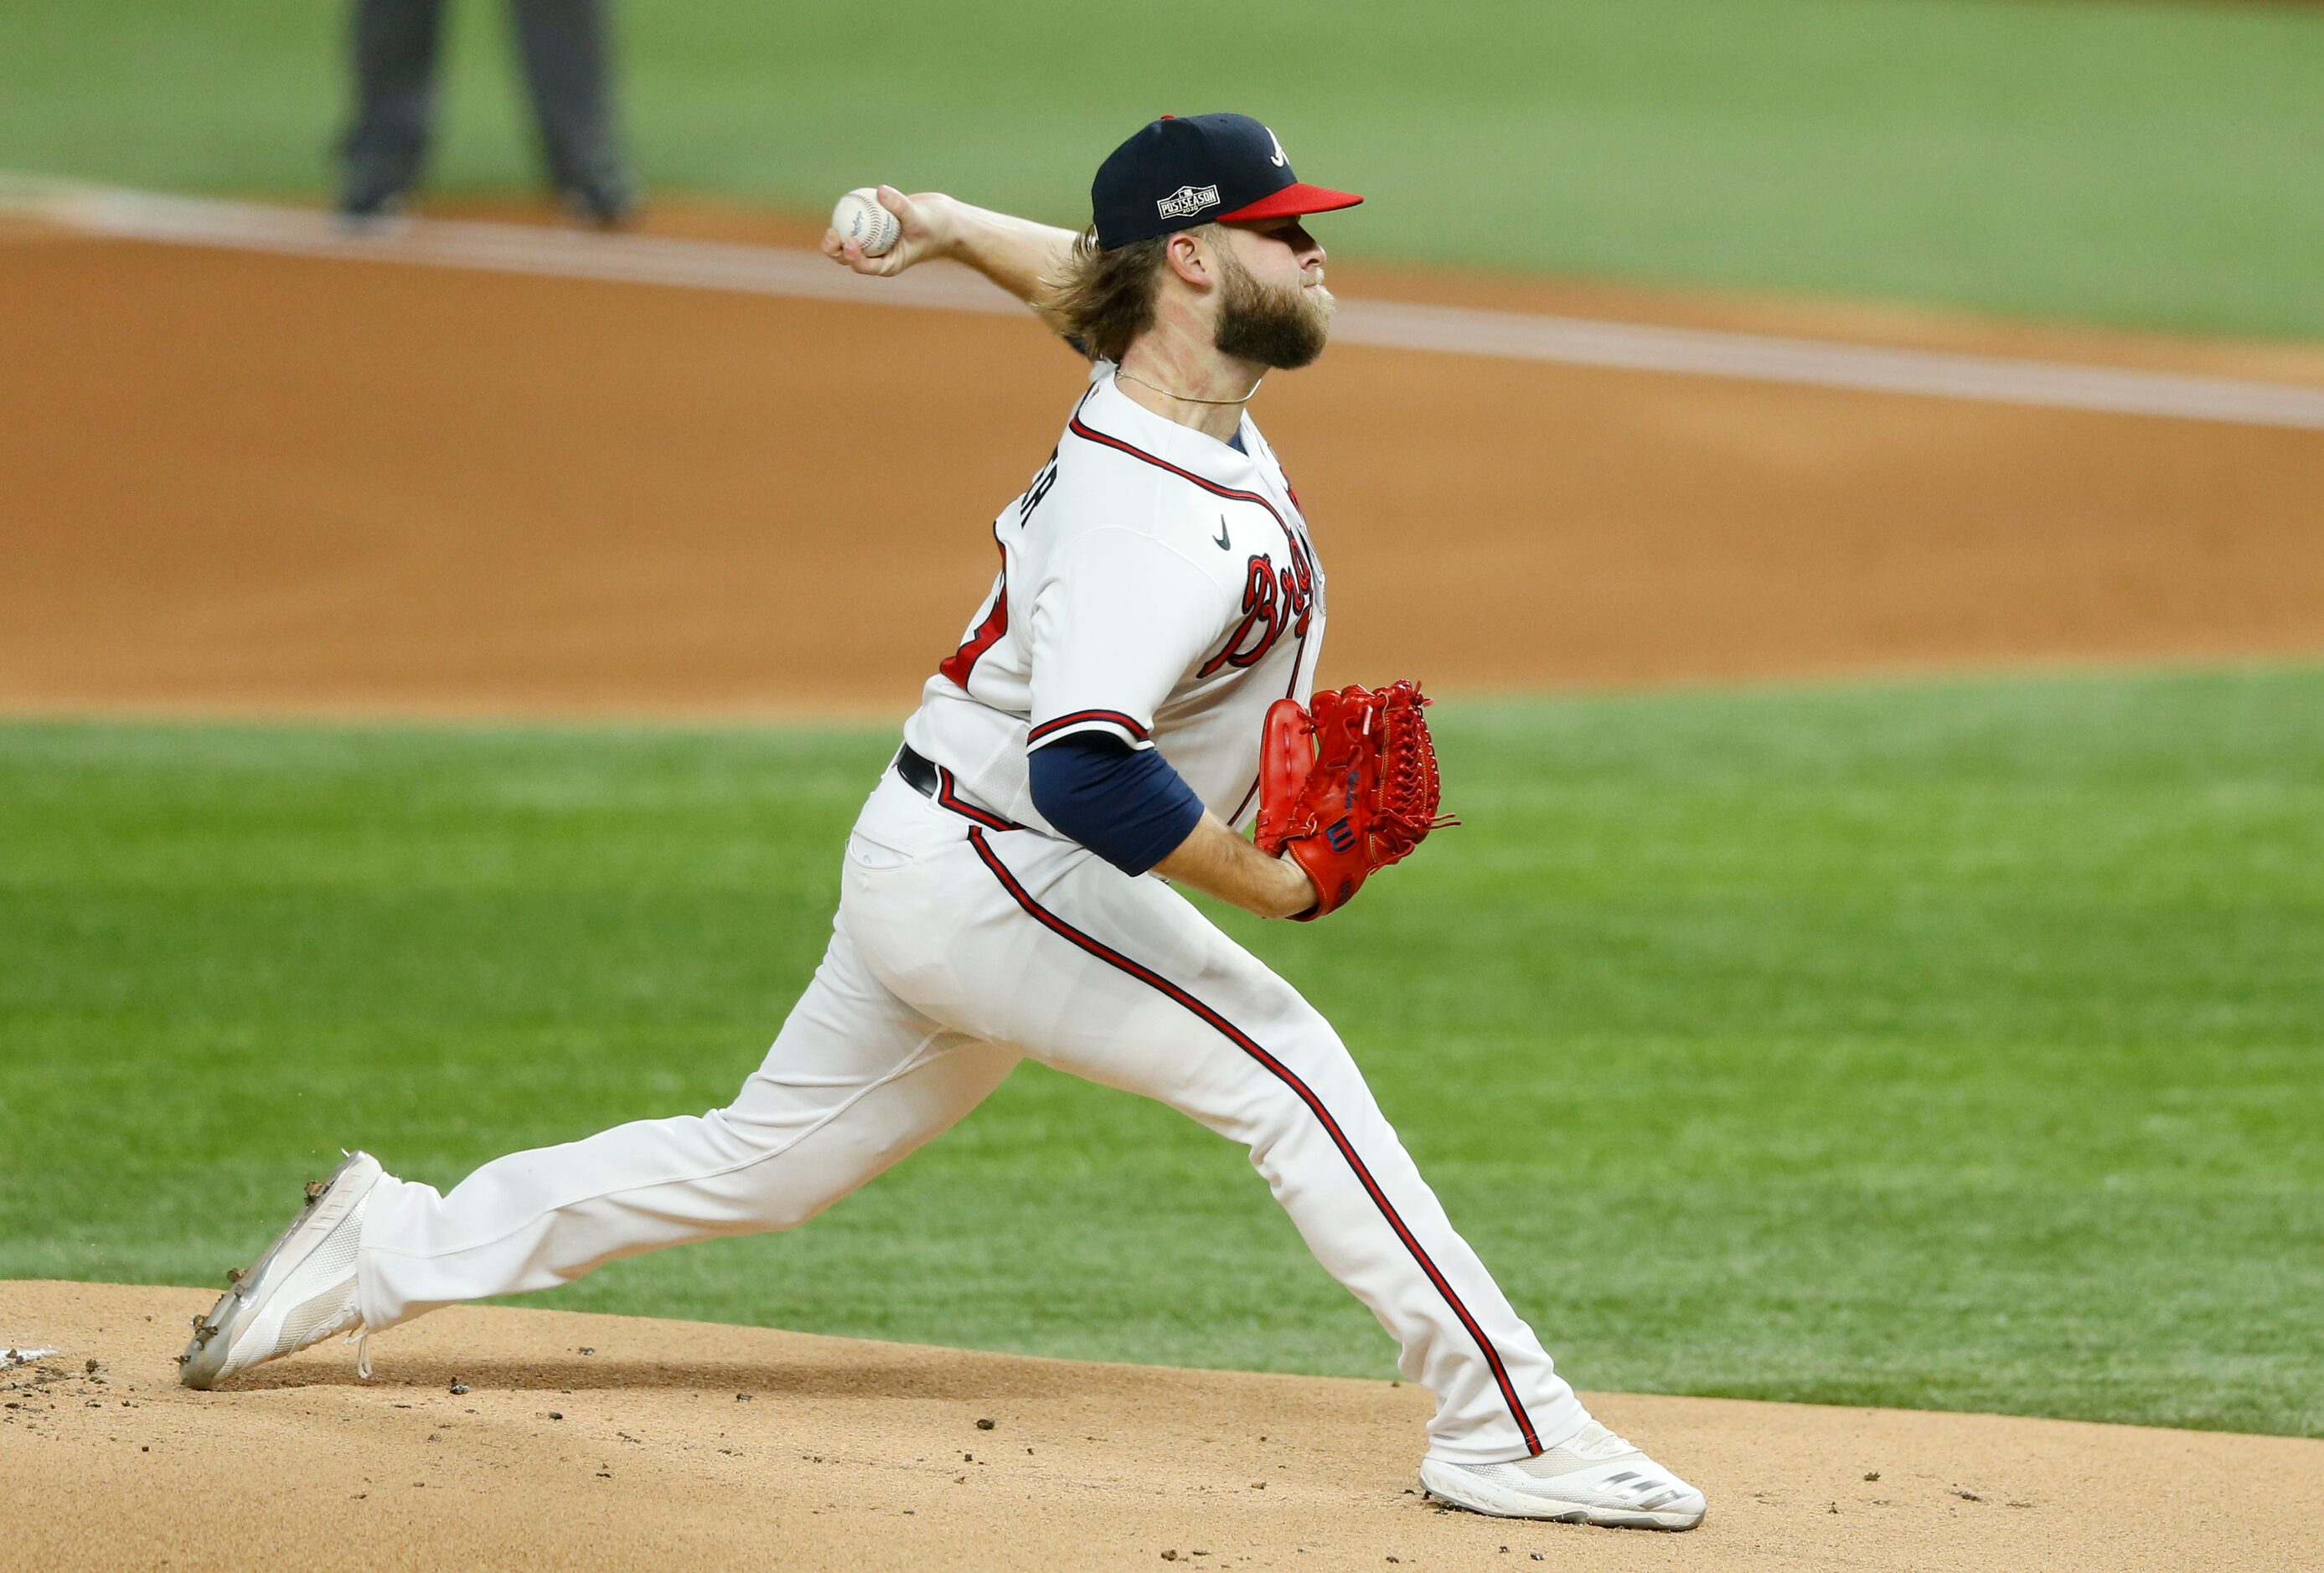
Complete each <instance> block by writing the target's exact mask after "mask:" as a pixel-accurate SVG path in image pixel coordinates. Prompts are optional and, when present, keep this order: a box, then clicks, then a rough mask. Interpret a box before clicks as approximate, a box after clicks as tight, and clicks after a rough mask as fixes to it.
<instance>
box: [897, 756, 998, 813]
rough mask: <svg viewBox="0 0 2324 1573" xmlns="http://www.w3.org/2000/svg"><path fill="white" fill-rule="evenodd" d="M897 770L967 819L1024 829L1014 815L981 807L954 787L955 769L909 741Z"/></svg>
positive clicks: (913, 785)
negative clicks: (951, 768) (930, 756)
mask: <svg viewBox="0 0 2324 1573" xmlns="http://www.w3.org/2000/svg"><path fill="white" fill-rule="evenodd" d="M896 774H897V775H898V776H899V777H903V782H904V785H905V786H907V787H910V788H911V789H912V790H913V791H915V792H917V793H918V794H919V795H920V796H923V797H927V798H931V799H933V800H934V801H935V802H936V805H937V806H938V807H940V808H948V809H950V810H952V812H953V813H954V814H958V815H960V816H961V817H962V818H963V819H968V820H973V821H975V822H976V823H978V824H981V825H984V826H986V827H988V828H989V829H992V830H1023V829H1024V828H1025V827H1024V826H1023V825H1021V824H1019V823H1017V822H1016V821H1015V820H1013V819H1003V818H1002V817H1001V815H999V814H994V813H992V812H991V810H989V809H983V808H979V807H978V806H977V805H975V804H973V803H971V802H969V801H968V800H967V799H966V798H964V797H963V796H961V795H960V794H959V793H958V792H956V791H954V789H953V784H952V772H951V771H949V770H947V769H945V768H943V767H942V766H940V765H938V764H937V763H936V761H935V760H934V759H929V758H928V757H927V755H926V754H923V753H921V752H920V751H919V750H917V749H915V748H913V747H912V745H911V744H909V743H906V744H905V745H904V746H903V747H902V748H900V749H898V750H896Z"/></svg>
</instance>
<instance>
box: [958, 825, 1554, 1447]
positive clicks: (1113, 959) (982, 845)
mask: <svg viewBox="0 0 2324 1573" xmlns="http://www.w3.org/2000/svg"><path fill="white" fill-rule="evenodd" d="M968 839H969V842H970V844H971V845H973V847H974V848H975V849H976V855H977V856H978V857H979V858H980V859H982V860H983V863H984V866H985V867H986V868H987V869H991V871H992V877H993V878H996V879H998V880H1000V881H1001V888H1002V889H1004V890H1006V891H1008V892H1009V894H1010V897H1011V898H1012V899H1013V900H1015V902H1016V903H1017V905H1018V906H1021V907H1023V908H1024V909H1025V911H1026V913H1027V914H1028V915H1029V916H1031V917H1032V919H1033V920H1034V921H1035V922H1036V923H1038V924H1041V925H1042V926H1043V927H1044V928H1047V929H1048V930H1049V931H1050V932H1052V933H1053V934H1057V935H1059V936H1061V937H1062V938H1064V939H1065V940H1067V941H1068V942H1070V943H1073V944H1074V946H1076V947H1077V948H1079V949H1081V950H1083V951H1085V952H1088V953H1089V954H1091V955H1093V956H1095V957H1096V958H1097V959H1098V960H1099V961H1103V962H1104V963H1105V964H1106V965H1108V966H1109V967H1112V968H1115V969H1117V970H1120V971H1123V972H1127V973H1128V974H1130V976H1131V977H1132V978H1135V979H1137V980H1139V982H1140V983H1143V984H1145V985H1146V986H1147V987H1148V988H1149V989H1156V990H1157V991H1159V992H1160V993H1161V994H1163V995H1164V996H1165V997H1167V998H1169V999H1170V1000H1172V1001H1173V1002H1175V1003H1176V1004H1178V1005H1181V1006H1183V1007H1185V1008H1186V1009H1187V1010H1188V1011H1190V1012H1192V1013H1193V1014H1194V1016H1196V1017H1197V1018H1199V1019H1200V1020H1201V1021H1202V1022H1203V1024H1204V1025H1206V1026H1210V1027H1212V1028H1213V1030H1215V1031H1216V1032H1217V1033H1218V1034H1219V1035H1221V1036H1222V1037H1223V1038H1225V1039H1226V1040H1227V1041H1228V1042H1229V1043H1231V1044H1234V1046H1235V1047H1236V1048H1238V1049H1240V1050H1241V1051H1242V1052H1243V1053H1246V1054H1248V1055H1250V1057H1251V1058H1252V1059H1253V1060H1256V1061H1257V1062H1259V1064H1260V1065H1261V1066H1262V1067H1263V1068H1265V1070H1266V1071H1267V1072H1268V1074H1270V1075H1272V1076H1273V1077H1275V1079H1276V1080H1277V1081H1280V1082H1282V1083H1283V1084H1284V1085H1285V1086H1286V1087H1288V1088H1289V1089H1291V1090H1292V1092H1293V1093H1294V1094H1296V1096H1297V1097H1298V1099H1299V1101H1300V1102H1302V1103H1304V1104H1305V1105H1306V1106H1307V1108H1308V1109H1309V1111H1310V1112H1312V1113H1313V1114H1314V1116H1315V1118H1317V1119H1319V1120H1321V1121H1322V1122H1323V1129H1324V1130H1325V1132H1326V1133H1328V1134H1329V1135H1330V1136H1331V1138H1332V1143H1333V1145H1334V1146H1336V1147H1338V1148H1339V1149H1340V1156H1341V1157H1342V1158H1344V1159H1346V1160H1347V1163H1348V1167H1349V1168H1351V1169H1352V1170H1354V1171H1355V1175H1356V1179H1357V1181H1358V1182H1360V1183H1361V1184H1362V1186H1363V1188H1364V1191H1365V1194H1367V1195H1369V1197H1370V1198H1371V1199H1372V1205H1373V1206H1374V1207H1377V1208H1379V1213H1380V1216H1381V1217H1382V1218H1384V1219H1387V1220H1388V1228H1391V1229H1393V1230H1394V1231H1396V1237H1397V1239H1398V1240H1400V1241H1402V1242H1403V1244H1404V1248H1405V1249H1406V1250H1407V1251H1409V1252H1411V1253H1412V1259H1413V1260H1414V1261H1415V1262H1416V1263H1418V1264H1419V1265H1420V1270H1421V1272H1423V1273H1424V1274H1426V1275H1427V1277H1428V1281H1429V1283H1433V1284H1434V1285H1435V1286H1436V1292H1438V1293H1439V1294H1441V1295H1443V1297H1444V1303H1445V1304H1446V1305H1447V1306H1450V1307H1451V1308H1452V1314H1453V1315H1454V1316H1455V1317H1456V1318H1458V1319H1459V1320H1460V1322H1461V1325H1462V1327H1463V1328H1465V1329H1468V1332H1469V1336H1470V1337H1471V1338H1474V1339H1475V1340H1476V1342H1477V1348H1478V1349H1479V1350H1480V1352H1481V1353H1482V1354H1483V1355H1484V1357H1485V1364H1486V1365H1487V1366H1490V1367H1491V1368H1492V1373H1493V1380H1494V1381H1495V1382H1496V1383H1498V1384H1499V1386H1500V1389H1501V1401H1502V1402H1503V1403H1507V1404H1508V1406H1509V1415H1510V1417H1511V1418H1512V1419H1514V1420H1515V1421H1517V1430H1519V1431H1520V1432H1522V1433H1523V1434H1524V1436H1525V1444H1526V1452H1527V1453H1528V1454H1529V1455H1532V1456H1535V1457H1538V1456H1539V1455H1540V1453H1541V1450H1542V1447H1541V1439H1540V1438H1539V1437H1537V1436H1535V1434H1534V1429H1533V1419H1532V1417H1531V1416H1529V1415H1527V1414H1526V1408H1525V1403H1524V1402H1523V1401H1522V1400H1521V1399H1519V1398H1518V1397H1517V1385H1516V1384H1514V1383H1512V1382H1511V1381H1510V1380H1509V1374H1508V1368H1507V1367H1505V1366H1503V1365H1502V1364H1501V1357H1500V1352H1499V1350H1497V1349H1495V1348H1493V1344H1492V1340H1491V1339H1490V1338H1487V1337H1486V1336H1485V1329H1483V1328H1481V1327H1479V1326H1478V1325H1477V1319H1476V1318H1475V1317H1473V1316H1471V1315H1470V1314H1469V1308H1468V1307H1467V1306H1465V1305H1463V1304H1462V1303H1461V1297H1460V1296H1459V1295H1457V1294H1455V1293H1454V1292H1452V1284H1451V1283H1448V1282H1446V1281H1445V1277H1444V1274H1443V1273H1442V1272H1440V1271H1438V1269H1437V1266H1436V1264H1435V1263H1434V1262H1433V1261H1431V1260H1430V1259H1429V1256H1428V1253H1427V1252H1426V1251H1425V1250H1423V1249H1422V1248H1421V1245H1420V1242H1419V1240H1417V1239H1416V1238H1415V1237H1413V1233H1412V1230H1411V1229H1410V1228H1407V1227H1406V1224H1405V1221H1404V1219H1403V1218H1402V1217H1401V1216H1400V1215H1399V1214H1398V1213H1397V1210H1396V1206H1395V1204H1394V1203H1393V1202H1391V1201H1389V1200H1388V1193H1387V1192H1386V1191H1382V1190H1381V1189H1380V1185H1379V1181H1377V1180H1375V1179H1373V1178H1372V1172H1371V1171H1370V1170H1369V1169H1368V1168H1366V1167H1365V1166H1364V1161H1363V1159H1361V1158H1360V1157H1359V1156H1357V1155H1356V1149H1355V1144H1353V1143H1352V1142H1351V1141H1349V1140H1348V1136H1347V1133H1346V1132H1345V1131H1342V1129H1341V1128H1340V1122H1339V1121H1338V1120H1335V1119H1333V1118H1332V1111H1331V1110H1330V1109H1328V1108H1324V1107H1323V1099H1320V1098H1318V1097H1316V1096H1315V1094H1314V1091H1313V1090H1311V1089H1310V1088H1309V1087H1308V1085H1307V1083H1305V1081H1301V1080H1300V1079H1299V1078H1298V1077H1297V1076H1296V1075H1295V1074H1293V1073H1292V1071H1291V1068H1290V1067H1289V1066H1287V1065H1286V1064H1284V1062H1282V1061H1280V1060H1278V1059H1277V1058H1276V1057H1275V1056H1274V1055H1272V1054H1270V1053H1268V1052H1267V1051H1266V1050H1265V1049H1263V1048H1261V1047H1260V1046H1259V1043H1258V1041H1257V1040H1256V1039H1254V1038H1252V1037H1251V1036H1250V1035H1249V1034H1248V1033H1245V1032H1244V1031H1243V1030H1242V1029H1241V1028H1240V1027H1238V1026H1235V1025H1234V1023H1232V1022H1231V1021H1229V1020H1228V1019H1227V1018H1226V1017H1225V1016H1221V1015H1220V1014H1219V1013H1218V1012H1217V1011H1215V1010H1213V1009H1212V1008H1211V1007H1209V1006H1207V1005H1205V1004H1203V1002H1202V1001H1201V1000H1199V999H1197V998H1194V996H1193V995H1192V994H1189V993H1187V992H1186V991H1185V989H1181V988H1179V987H1178V986H1177V985H1176V983H1173V982H1171V981H1170V980H1168V979H1167V978H1165V977H1163V976H1162V975H1161V974H1160V973H1158V972H1156V971H1154V970H1151V969H1149V968H1147V967H1142V966H1140V965H1139V964H1138V963H1137V962H1136V961H1131V960H1130V958H1129V957H1127V956H1125V955H1123V954H1122V953H1121V952H1119V951H1117V950H1114V949H1113V948H1112V947H1111V946H1110V945H1108V944H1106V943H1104V942H1103V941H1102V940H1099V939H1095V938H1093V937H1092V936H1091V935H1089V934H1084V933H1083V932H1082V931H1081V930H1079V929H1077V928H1075V927H1074V925H1073V924H1069V923H1067V922H1066V921H1065V919H1064V918H1062V917H1059V916H1058V915H1056V913H1054V912H1051V911H1049V910H1048V908H1047V907H1045V906H1042V905H1041V904H1040V903H1039V902H1037V901H1036V900H1034V899H1033V897H1032V896H1031V895H1030V894H1029V893H1028V891H1027V890H1026V888H1025V887H1024V886H1022V885H1020V884H1019V883H1018V882H1017V877H1016V876H1015V875H1014V874H1011V873H1010V871H1009V868H1008V865H1006V864H1005V863H1003V862H1001V859H1000V857H999V855H998V854H996V853H995V852H994V851H993V850H992V848H991V845H990V844H989V843H988V842H986V841H985V839H984V832H982V831H981V830H972V831H970V832H968Z"/></svg>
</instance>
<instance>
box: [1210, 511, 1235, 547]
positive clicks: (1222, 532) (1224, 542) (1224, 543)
mask: <svg viewBox="0 0 2324 1573" xmlns="http://www.w3.org/2000/svg"><path fill="white" fill-rule="evenodd" d="M1211 544H1212V545H1213V546H1215V547H1218V548H1219V550H1221V551H1222V552H1231V551H1232V550H1234V543H1233V542H1232V541H1230V540H1229V539H1227V516H1226V515H1225V514H1223V513H1222V514H1220V515H1219V534H1218V538H1217V539H1216V540H1214V541H1213V542H1212V543H1211Z"/></svg>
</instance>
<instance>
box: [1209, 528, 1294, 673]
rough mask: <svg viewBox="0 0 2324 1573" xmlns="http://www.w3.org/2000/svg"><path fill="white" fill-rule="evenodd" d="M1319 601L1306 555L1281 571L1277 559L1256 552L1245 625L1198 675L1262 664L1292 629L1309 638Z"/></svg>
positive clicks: (1249, 567)
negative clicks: (1288, 630) (1315, 607)
mask: <svg viewBox="0 0 2324 1573" xmlns="http://www.w3.org/2000/svg"><path fill="white" fill-rule="evenodd" d="M1313 615H1314V575H1313V574H1312V573H1311V572H1310V571H1309V570H1308V567H1307V564H1306V561H1305V558H1304V557H1300V556H1299V555H1297V553H1296V551H1295V553H1294V556H1293V558H1292V562H1291V566H1288V567H1285V568H1277V566H1275V559H1274V558H1272V557H1267V556H1265V555H1263V554H1254V555H1253V556H1252V557H1251V559H1250V563H1249V564H1248V565H1247V568H1246V577H1245V579H1244V583H1243V592H1242V621H1240V622H1239V623H1237V624H1235V627H1234V631H1233V632H1231V633H1230V634H1228V635H1227V642H1226V643H1225V644H1224V645H1222V646H1221V647H1220V649H1219V653H1218V654H1216V655H1214V656H1213V657H1212V658H1210V659H1209V660H1207V661H1204V662H1203V665H1202V668H1201V669H1200V670H1199V671H1197V672H1196V673H1195V674H1194V675H1195V676H1198V677H1208V676H1212V675H1213V674H1214V673H1216V672H1217V671H1218V670H1219V669H1220V668H1221V667H1255V666H1257V665H1258V664H1259V662H1260V661H1261V660H1263V659H1265V658H1266V656H1267V652H1268V651H1269V650H1271V649H1274V648H1275V641H1276V640H1277V639H1281V638H1282V637H1283V633H1284V630H1286V629H1290V630H1294V632H1295V633H1296V635H1297V636H1300V637H1304V636H1305V634H1306V632H1307V621H1308V619H1309V618H1310V617H1311V616H1313Z"/></svg>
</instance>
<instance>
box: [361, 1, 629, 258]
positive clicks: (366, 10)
mask: <svg viewBox="0 0 2324 1573" xmlns="http://www.w3.org/2000/svg"><path fill="white" fill-rule="evenodd" d="M608 3H609V0H510V5H509V9H510V11H511V12H512V14H514V17H515V21H516V36H517V45H518V49H519V51H520V53H521V55H522V57H523V60H524V75H525V81H526V84H527V85H528V86H529V87H530V89H531V92H532V106H533V114H534V116H535V119H536V121H537V122H538V124H539V130H540V151H541V157H542V160H543V161H544V162H545V163H546V164H547V166H548V170H549V183H550V184H551V185H552V186H554V187H555V188H556V189H557V191H558V195H559V196H561V197H562V198H564V199H565V201H566V202H567V205H568V206H570V207H572V208H573V209H574V210H575V212H576V214H577V215H578V216H582V217H586V218H589V219H592V220H595V221H596V222H598V223H603V224H612V223H618V222H620V221H621V220H622V218H624V217H626V216H628V214H629V211H630V209H631V207H632V205H633V204H634V203H635V201H636V193H635V189H634V188H633V186H632V182H631V179H630V176H629V173H628V171H627V170H625V169H624V168H623V167H622V158H621V154H620V152H619V151H618V149H617V148H616V147H615V145H614V140H613V93H612V88H611V85H610V80H609V70H608V62H609V60H610V57H611V53H612V51H611V47H610V44H609V41H608V32H609V29H608V26H607V18H606V9H607V5H608ZM443 13H444V5H443V0H355V8H354V17H353V25H352V32H353V52H354V64H355V117H354V120H353V123H352V124H350V125H349V126H348V127H347V132H346V136H345V137H344V138H342V139H341V141H340V143H339V160H340V167H341V171H342V175H341V182H340V187H339V207H340V209H341V211H343V212H346V213H349V214H355V215H369V214H376V213H382V212H384V211H386V210H388V209H389V208H390V207H392V205H393V204H394V203H396V202H397V201H398V200H399V199H401V197H402V196H403V194H404V193H405V192H407V191H409V190H410V188H411V186H412V184H413V183H414V182H415V181H416V180H417V179H419V176H420V166H421V164H422V163H423V162H424V161H425V160H426V158H427V154H428V140H429V131H430V129H431V127H432V125H433V123H434V120H435V107H436V51H437V46H438V40H439V39H440V37H441V35H442V32H443Z"/></svg>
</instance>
